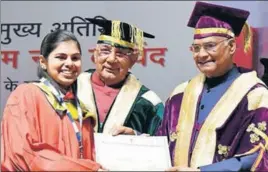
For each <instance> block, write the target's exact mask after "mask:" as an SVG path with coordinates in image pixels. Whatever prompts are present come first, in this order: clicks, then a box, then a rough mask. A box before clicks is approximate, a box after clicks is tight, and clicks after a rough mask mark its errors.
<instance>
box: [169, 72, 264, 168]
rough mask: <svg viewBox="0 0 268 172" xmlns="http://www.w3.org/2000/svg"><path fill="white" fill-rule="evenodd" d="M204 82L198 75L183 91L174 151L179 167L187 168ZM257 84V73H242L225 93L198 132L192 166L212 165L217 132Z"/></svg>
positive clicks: (203, 77) (175, 162) (201, 75)
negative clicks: (199, 98)
mask: <svg viewBox="0 0 268 172" xmlns="http://www.w3.org/2000/svg"><path fill="white" fill-rule="evenodd" d="M204 80H205V76H204V75H203V74H199V75H198V76H196V77H195V78H193V79H192V80H191V81H190V82H189V84H188V85H187V87H186V88H185V91H184V95H183V100H182V104H181V109H180V112H179V120H178V124H177V126H176V132H177V140H176V145H175V152H174V164H175V165H176V166H188V162H189V156H188V154H189V149H190V142H191V136H192V130H193V127H194V123H195V116H196V110H197V107H198V104H197V103H198V97H199V96H200V94H201V92H202V89H203V86H204ZM257 83H261V81H260V80H259V79H258V78H257V75H256V72H249V73H245V74H241V75H240V76H239V77H238V78H237V79H235V81H234V82H233V83H232V84H231V86H230V87H229V88H228V89H227V91H226V92H225V93H224V94H223V96H222V97H221V98H220V100H219V101H218V102H217V104H216V105H215V106H214V108H213V109H212V110H211V112H210V113H209V114H208V117H207V119H206V121H205V122H204V124H203V126H202V128H201V130H200V132H199V135H198V137H197V140H196V143H195V147H194V149H193V153H192V158H191V160H190V167H192V168H197V167H200V166H203V165H208V164H211V163H212V162H213V158H214V154H215V149H216V129H217V128H219V127H221V126H222V125H223V124H224V122H225V121H226V120H227V119H228V118H229V116H230V115H231V113H232V112H233V110H234V109H235V108H236V107H237V105H238V104H239V103H240V101H241V100H242V99H243V97H244V96H245V95H246V94H247V92H248V91H249V89H250V88H252V87H253V86H254V85H256V84H257Z"/></svg>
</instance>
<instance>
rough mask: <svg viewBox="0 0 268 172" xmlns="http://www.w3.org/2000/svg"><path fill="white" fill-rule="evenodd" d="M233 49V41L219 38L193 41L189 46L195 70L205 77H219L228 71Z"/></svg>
mask: <svg viewBox="0 0 268 172" xmlns="http://www.w3.org/2000/svg"><path fill="white" fill-rule="evenodd" d="M235 49H236V46H235V42H234V40H233V39H227V38H225V37H220V36H211V37H207V38H203V39H195V40H194V42H193V44H192V46H191V50H192V52H193V57H194V60H195V64H196V66H197V68H198V69H199V70H200V71H201V72H202V73H204V74H205V75H206V76H207V77H217V76H221V75H223V74H225V73H226V72H227V71H228V70H230V69H231V67H232V65H233V61H232V56H233V54H234V52H235Z"/></svg>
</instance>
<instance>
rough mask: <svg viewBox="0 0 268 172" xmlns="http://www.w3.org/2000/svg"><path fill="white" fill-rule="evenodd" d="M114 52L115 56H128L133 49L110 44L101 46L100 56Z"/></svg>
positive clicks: (104, 56)
mask: <svg viewBox="0 0 268 172" xmlns="http://www.w3.org/2000/svg"><path fill="white" fill-rule="evenodd" d="M113 52H114V53H115V56H116V57H119V58H128V57H129V56H130V55H131V54H132V53H133V51H132V50H131V49H128V48H117V47H113V46H109V45H104V46H99V56H100V57H103V58H107V57H108V56H110V55H111V54H112V53H113Z"/></svg>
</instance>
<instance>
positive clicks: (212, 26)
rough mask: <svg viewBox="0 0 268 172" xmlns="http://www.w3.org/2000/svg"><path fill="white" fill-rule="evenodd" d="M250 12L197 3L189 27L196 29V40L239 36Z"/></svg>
mask: <svg viewBox="0 0 268 172" xmlns="http://www.w3.org/2000/svg"><path fill="white" fill-rule="evenodd" d="M249 14H250V13H249V11H246V10H242V9H237V8H231V7H226V6H221V5H215V4H210V3H205V2H200V1H198V2H196V4H195V7H194V10H193V12H192V15H191V17H190V19H189V22H188V25H187V26H189V27H192V28H195V29H196V31H195V35H194V37H195V39H201V38H204V37H208V36H224V37H234V36H239V34H240V32H241V31H242V29H243V26H244V24H245V22H246V20H247V18H248V16H249Z"/></svg>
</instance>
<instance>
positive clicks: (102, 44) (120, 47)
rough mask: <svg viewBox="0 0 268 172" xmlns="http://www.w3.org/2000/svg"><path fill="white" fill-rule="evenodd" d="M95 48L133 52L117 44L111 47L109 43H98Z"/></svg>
mask: <svg viewBox="0 0 268 172" xmlns="http://www.w3.org/2000/svg"><path fill="white" fill-rule="evenodd" d="M97 47H98V48H109V49H112V48H115V49H120V50H129V51H132V50H133V49H132V48H128V47H123V46H121V45H119V44H114V45H111V44H109V43H98V44H97Z"/></svg>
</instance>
